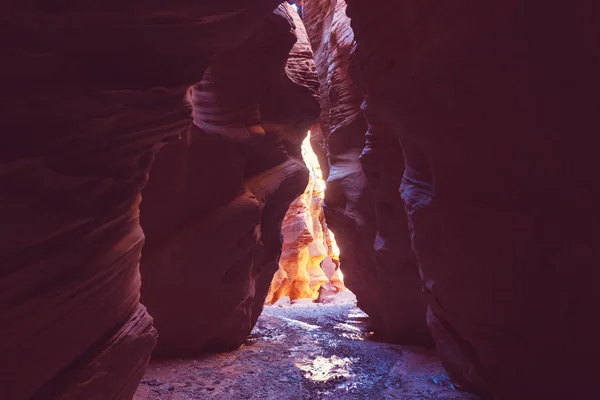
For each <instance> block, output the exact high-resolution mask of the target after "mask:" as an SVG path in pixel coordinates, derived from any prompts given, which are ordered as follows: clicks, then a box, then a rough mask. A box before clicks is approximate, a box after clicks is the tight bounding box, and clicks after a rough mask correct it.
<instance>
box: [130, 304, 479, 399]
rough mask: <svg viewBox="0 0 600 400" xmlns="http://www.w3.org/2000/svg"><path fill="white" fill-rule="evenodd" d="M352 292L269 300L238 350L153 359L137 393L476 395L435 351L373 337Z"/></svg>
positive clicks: (338, 396)
mask: <svg viewBox="0 0 600 400" xmlns="http://www.w3.org/2000/svg"><path fill="white" fill-rule="evenodd" d="M348 294H349V292H341V293H340V294H338V295H337V296H336V297H337V298H336V299H335V301H334V302H332V303H330V304H320V303H311V302H306V301H304V300H300V301H297V302H292V304H291V305H289V304H287V305H286V304H284V303H283V304H278V305H274V306H266V307H265V309H264V311H263V313H262V315H261V316H260V318H259V319H258V323H257V325H256V327H255V328H254V330H253V331H252V334H251V336H250V337H249V338H248V339H247V340H246V342H245V344H244V345H243V346H242V347H241V348H240V349H239V350H235V351H233V352H229V353H222V354H214V355H207V356H206V357H204V358H200V359H187V360H169V361H154V362H152V363H151V364H150V367H149V370H148V372H147V373H146V376H145V377H144V379H142V381H141V384H140V386H139V388H138V390H137V393H136V395H135V398H134V399H135V400H189V399H218V400H238V399H239V400H242V399H248V400H249V399H256V400H259V399H260V400H270V399H274V400H275V399H277V400H317V399H331V400H334V399H340V400H343V399H365V400H367V399H373V400H375V399H404V400H430V399H431V400H433V399H440V400H441V399H444V400H451V399H454V400H459V399H465V400H467V399H468V400H475V399H477V397H476V396H474V395H472V394H468V393H465V392H460V391H458V390H457V389H456V388H455V386H454V385H453V384H452V383H451V381H450V379H449V378H448V376H447V375H446V371H445V370H444V368H443V367H442V365H441V363H440V361H439V360H438V358H437V357H436V356H435V353H434V352H433V351H431V350H427V349H424V348H419V347H411V346H403V345H393V344H388V343H382V342H377V341H374V340H372V338H371V336H372V332H371V331H370V329H369V326H368V318H367V315H366V314H365V313H364V312H362V311H361V310H360V309H359V308H357V307H356V305H355V302H354V301H353V298H352V296H351V295H348Z"/></svg>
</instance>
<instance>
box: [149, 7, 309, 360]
mask: <svg viewBox="0 0 600 400" xmlns="http://www.w3.org/2000/svg"><path fill="white" fill-rule="evenodd" d="M294 14H295V11H294V10H293V9H292V8H291V6H289V5H287V4H283V5H280V6H279V7H278V8H277V9H276V10H275V11H274V12H273V13H272V14H271V15H270V16H269V17H268V18H267V19H265V20H264V22H262V23H261V24H260V25H259V26H258V27H257V29H256V30H255V31H254V32H253V33H252V35H251V36H250V37H249V38H248V39H247V40H246V41H244V42H243V43H242V44H241V45H239V46H238V47H235V48H233V49H231V50H228V51H225V52H221V53H220V54H218V55H217V56H215V58H214V59H213V60H212V62H211V64H210V66H209V67H208V69H207V71H206V73H205V74H204V77H203V79H202V81H201V82H199V83H198V84H197V85H195V86H194V87H193V88H192V89H191V90H190V91H189V94H188V98H189V101H190V104H191V107H192V112H193V116H194V127H193V128H192V130H191V132H190V133H188V134H186V135H185V136H184V137H183V138H182V140H180V141H179V142H177V143H174V144H172V145H168V146H166V147H165V148H164V149H163V150H162V151H161V152H160V153H159V154H158V155H157V157H156V161H155V163H154V166H153V170H152V174H151V176H150V182H149V184H148V186H147V187H146V189H145V190H144V201H143V203H142V207H141V208H142V224H143V226H144V229H145V231H146V235H147V238H148V239H147V243H146V246H145V247H144V252H143V258H142V266H141V267H142V275H143V279H144V285H143V287H142V301H143V302H144V304H146V305H147V306H148V309H149V310H150V313H151V314H152V315H153V317H154V319H155V325H156V327H157V329H158V330H159V332H160V338H159V342H158V346H157V349H156V352H155V356H157V357H190V356H195V355H199V354H201V353H203V352H206V351H210V350H221V349H231V348H234V347H236V346H239V345H240V344H242V343H243V341H244V339H245V338H246V336H247V335H248V334H249V333H250V331H251V329H252V327H253V325H254V323H255V322H256V319H257V318H258V315H259V314H260V311H261V310H262V306H263V304H264V300H265V297H266V296H267V291H268V287H269V284H270V282H271V279H272V277H273V274H274V273H275V271H276V270H277V263H278V261H279V256H280V253H281V237H280V235H281V222H282V220H283V218H284V215H285V213H286V211H287V209H288V207H289V205H290V203H291V202H292V201H293V200H294V199H295V198H296V197H297V196H298V195H300V194H301V193H302V192H303V191H304V188H305V187H306V184H307V179H308V174H307V170H306V167H305V166H304V163H303V162H302V159H301V156H300V144H301V142H302V140H303V139H304V136H305V135H306V132H307V130H308V127H309V125H310V124H311V123H312V122H313V121H314V120H315V119H316V117H317V115H318V112H319V108H318V103H317V101H316V98H315V91H316V87H315V86H316V76H315V75H314V72H313V71H311V69H310V68H309V67H307V65H306V63H310V62H312V52H311V51H310V47H309V46H308V45H307V44H306V43H307V41H306V39H305V37H306V35H305V34H304V33H303V32H304V30H303V27H302V26H301V21H300V20H299V19H298V20H295V19H294V17H295V16H294ZM303 38H304V39H303Z"/></svg>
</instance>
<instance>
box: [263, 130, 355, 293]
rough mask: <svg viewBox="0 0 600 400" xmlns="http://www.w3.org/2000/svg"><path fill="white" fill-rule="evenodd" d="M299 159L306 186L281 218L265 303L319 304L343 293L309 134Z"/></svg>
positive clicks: (318, 171)
mask: <svg viewBox="0 0 600 400" xmlns="http://www.w3.org/2000/svg"><path fill="white" fill-rule="evenodd" d="M302 158H303V159H304V162H305V163H306V166H307V167H308V170H309V179H308V185H307V186H306V189H305V190H304V193H302V195H301V196H299V197H298V198H297V199H296V200H294V201H293V202H292V204H291V205H290V208H289V209H288V211H287V213H286V214H285V217H284V219H283V224H282V233H283V245H282V254H281V259H280V261H279V269H278V270H277V272H276V273H275V276H274V277H273V281H272V282H271V286H270V288H269V294H268V295H267V298H266V302H267V304H273V303H274V302H276V301H277V300H279V299H280V298H281V297H284V296H287V297H289V298H290V300H297V299H313V300H320V301H322V300H323V298H324V295H325V294H327V295H333V294H335V293H337V292H339V291H343V290H345V286H344V283H343V281H342V279H341V276H340V269H339V264H340V263H339V249H337V246H336V244H335V239H334V238H333V237H332V236H333V235H332V234H331V232H330V231H329V229H328V228H327V224H326V222H325V215H324V213H323V199H324V194H325V193H324V191H325V181H324V180H323V175H322V173H321V168H320V165H319V162H318V159H317V158H316V156H315V155H314V153H313V151H312V148H311V145H310V133H309V136H308V137H307V138H306V139H305V140H304V142H303V143H302Z"/></svg>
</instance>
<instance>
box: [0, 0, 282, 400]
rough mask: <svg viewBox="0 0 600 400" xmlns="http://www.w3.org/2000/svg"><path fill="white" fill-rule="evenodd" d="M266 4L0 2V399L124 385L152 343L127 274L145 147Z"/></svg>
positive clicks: (122, 394)
mask: <svg viewBox="0 0 600 400" xmlns="http://www.w3.org/2000/svg"><path fill="white" fill-rule="evenodd" d="M234 3H235V4H234ZM277 3H278V1H277V0H276V1H272V0H262V1H257V0H246V1H236V2H214V1H212V0H210V1H209V0H206V1H203V0H199V1H196V2H193V4H192V3H190V2H188V1H178V0H172V1H164V2H157V1H155V2H148V1H130V2H127V4H126V6H125V5H124V3H123V2H122V1H114V0H108V1H92V2H90V1H85V2H64V1H59V2H55V1H38V2H22V1H17V0H9V1H5V2H3V3H2V11H3V12H2V15H1V16H0V19H1V21H0V44H1V45H2V49H3V51H4V57H3V62H2V65H1V66H0V71H1V73H0V82H1V83H0V85H1V86H2V94H1V96H2V99H1V104H2V110H1V111H0V128H1V129H0V132H1V133H0V135H2V143H3V144H2V146H0V198H1V200H0V203H1V204H2V206H1V207H0V221H1V223H0V237H1V239H2V242H1V243H2V244H1V245H0V304H1V307H0V397H1V398H2V399H11V400H25V399H34V400H46V399H64V400H71V399H73V400H81V399H111V400H121V399H130V398H131V396H132V395H133V392H134V391H135V387H136V386H137V383H138V381H139V379H140V378H141V376H142V375H143V373H144V370H145V368H146V364H147V361H148V358H149V356H150V353H151V351H152V349H153V347H154V345H155V343H156V331H155V330H154V329H153V328H152V319H151V318H150V316H149V315H148V314H147V313H146V310H145V308H144V307H143V306H141V305H140V303H139V290H140V274H139V271H138V263H139V260H140V251H141V249H142V243H143V241H144V234H143V233H142V230H141V228H140V224H139V216H138V214H139V213H138V205H139V203H140V191H141V189H142V187H143V186H144V185H145V184H146V181H147V178H148V173H149V170H150V165H151V161H152V158H153V155H154V154H155V152H156V151H157V150H158V149H159V148H160V146H161V145H162V144H164V143H165V142H167V141H169V140H172V139H176V138H177V137H179V136H180V134H181V132H182V131H184V130H186V129H187V128H188V127H189V124H190V110H189V107H188V106H186V105H185V104H184V102H183V101H182V99H183V98H184V94H185V91H186V89H187V87H189V86H190V85H193V84H194V83H196V82H198V81H199V80H200V79H201V78H202V74H203V72H204V69H205V68H206V66H207V65H208V62H209V61H208V59H209V56H210V55H211V54H213V53H216V52H219V51H222V50H225V49H227V48H229V47H232V46H237V45H239V44H240V43H241V42H242V41H243V40H245V38H246V37H247V36H248V35H249V34H250V33H251V32H252V31H253V30H254V27H255V26H256V25H257V24H259V23H261V21H262V20H263V19H264V17H265V16H266V15H267V14H268V13H270V12H271V11H272V10H273V8H275V7H276V5H277ZM225 157H226V155H225ZM172 177H173V175H172ZM164 191H165V195H166V196H168V195H169V194H168V191H169V188H168V187H165V188H164ZM247 203H252V202H251V201H248V202H247ZM252 204H254V203H252ZM170 206H171V207H172V206H173V204H169V203H168V202H167V203H165V204H164V207H170ZM175 207H180V208H183V206H182V202H181V201H180V202H179V203H178V204H177V205H175ZM157 217H158V218H160V216H158V215H157ZM165 225H166V224H165ZM175 267H176V265H173V264H172V263H170V262H168V261H167V262H165V264H163V265H162V266H161V268H164V269H165V270H169V269H173V268H175ZM173 312H175V313H177V312H179V310H177V309H173Z"/></svg>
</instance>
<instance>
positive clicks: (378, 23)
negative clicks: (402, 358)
mask: <svg viewBox="0 0 600 400" xmlns="http://www.w3.org/2000/svg"><path fill="white" fill-rule="evenodd" d="M347 3H348V10H347V13H348V16H349V17H350V18H351V20H352V27H353V30H354V32H355V36H356V41H357V49H356V55H355V57H356V58H355V59H354V60H355V61H356V64H355V67H356V71H357V72H356V77H357V79H358V80H359V81H361V85H362V86H364V87H365V89H366V92H367V95H368V99H369V104H368V106H369V109H370V110H372V111H373V112H374V113H375V114H376V117H377V118H378V119H380V120H382V121H385V123H387V124H388V125H389V126H390V127H391V128H392V129H393V131H394V132H395V133H396V134H397V136H398V138H399V139H400V142H401V144H402V147H403V149H404V156H405V158H406V171H405V172H404V180H403V183H402V197H403V199H404V201H405V204H406V209H407V212H408V216H409V223H410V227H411V235H412V241H413V245H414V248H415V250H416V255H417V257H418V260H419V263H420V268H421V275H422V278H423V281H424V286H425V291H426V293H427V300H428V303H429V310H428V314H427V316H428V324H429V327H430V329H431V332H432V334H433V337H434V339H435V342H436V346H437V350H438V353H439V354H440V356H441V357H442V358H443V360H444V362H445V364H446V366H447V368H448V370H449V371H450V372H451V373H452V374H453V375H454V377H455V378H457V379H459V380H460V381H461V382H463V383H465V384H466V385H469V386H470V387H471V388H472V389H474V390H479V391H480V392H481V393H490V394H491V395H492V396H493V398H494V399H498V400H520V399H575V398H590V397H593V395H592V393H595V392H596V390H595V388H594V385H595V382H594V375H596V374H597V372H598V368H597V366H594V364H595V361H594V360H595V359H596V358H597V356H598V355H600V347H599V345H598V343H599V342H598V336H599V329H600V326H599V325H598V324H597V323H596V321H595V319H594V318H593V317H591V316H592V315H595V314H596V313H597V307H598V304H600V301H599V300H600V299H599V294H598V291H597V290H596V288H595V285H596V282H598V281H599V278H600V277H599V274H600V272H599V271H600V270H599V269H598V268H597V257H596V251H595V249H597V248H598V245H599V244H600V240H599V235H598V229H597V225H598V222H599V221H598V212H597V210H596V209H597V204H598V200H600V199H599V196H600V190H599V189H600V188H599V187H598V183H597V182H598V181H597V177H596V175H597V174H596V172H595V171H597V166H596V165H595V162H594V161H593V160H594V158H595V156H594V153H595V146H593V144H592V143H593V142H595V136H596V134H597V132H599V131H600V124H599V122H598V121H599V120H598V118H597V117H596V114H597V111H598V105H599V104H600V99H599V94H600V81H599V79H600V78H599V76H598V70H599V67H600V65H599V61H600V57H599V56H600V50H599V47H598V46H597V44H598V38H599V37H600V25H598V23H597V18H598V15H600V10H599V6H598V3H597V2H586V1H579V2H575V3H569V4H566V3H552V4H550V3H547V2H544V3H542V2H517V1H509V2H479V1H463V2H458V3H457V2H444V1H428V2H422V1H402V2H399V1H395V0H382V1H376V2H373V1H371V0H347ZM399 161H400V160H399ZM395 179H396V178H395ZM348 284H349V285H350V280H349V279H348Z"/></svg>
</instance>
